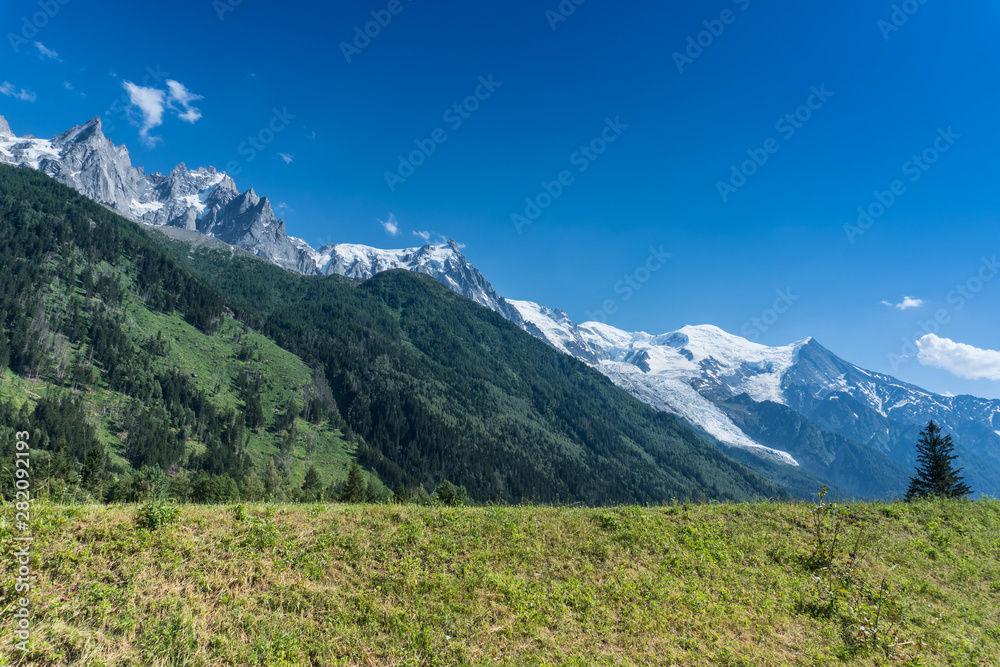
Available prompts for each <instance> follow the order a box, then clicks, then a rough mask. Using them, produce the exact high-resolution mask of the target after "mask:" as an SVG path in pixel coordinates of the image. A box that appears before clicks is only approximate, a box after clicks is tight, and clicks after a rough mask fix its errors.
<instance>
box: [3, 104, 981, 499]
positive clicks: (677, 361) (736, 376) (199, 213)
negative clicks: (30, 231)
mask: <svg viewBox="0 0 1000 667" xmlns="http://www.w3.org/2000/svg"><path fill="white" fill-rule="evenodd" d="M0 162H7V163H10V164H17V165H22V166H25V167H30V168H34V169H39V170H42V171H44V172H45V173H48V174H50V175H52V176H53V177H54V178H56V179H58V180H61V181H62V182H64V183H67V184H68V185H70V186H72V187H74V188H76V189H77V190H78V191H80V192H82V193H83V194H85V195H86V196H88V197H90V198H91V199H93V200H94V201H98V202H100V203H102V204H104V205H106V206H108V207H110V208H112V209H113V210H116V211H118V212H120V213H122V214H123V215H125V216H126V217H129V218H130V219H132V220H136V221H140V222H143V223H146V224H150V225H153V226H157V227H160V228H163V229H171V228H177V229H184V230H190V231H193V232H198V233H201V234H207V235H211V236H214V237H216V238H218V239H220V240H222V241H224V242H225V243H228V244H231V245H233V246H238V247H241V248H243V249H245V250H247V251H248V252H250V253H252V254H254V255H256V256H258V257H261V258H264V259H266V260H268V261H270V262H272V263H274V264H276V265H278V266H281V267H284V268H287V269H290V270H292V271H295V272H297V273H300V274H304V275H331V274H339V275H344V276H348V277H352V278H371V277H372V276H374V275H376V274H378V273H380V272H385V271H389V270H394V269H404V270H407V271H411V272H417V273H424V274H427V275H430V276H432V277H433V278H435V279H436V280H437V281H438V282H440V283H441V284H443V285H445V286H446V287H448V288H449V289H451V290H453V291H455V292H456V293H458V294H461V295H463V296H465V297H467V298H469V299H471V300H472V301H475V302H476V303H478V304H480V305H483V306H486V307H488V308H491V309H493V310H494V311H496V312H498V313H500V314H502V315H503V316H504V317H505V318H507V319H508V320H510V321H511V322H513V323H515V324H516V325H518V326H519V327H521V328H523V329H524V330H526V331H528V332H529V333H531V334H532V335H534V336H536V337H538V338H540V339H541V340H543V341H546V342H547V343H549V344H550V345H551V346H552V347H555V348H556V349H557V350H560V351H562V352H565V353H567V354H569V355H570V356H573V357H575V358H576V359H579V360H581V361H583V362H585V363H587V364H589V365H591V366H592V367H594V368H596V369H598V370H600V371H601V372H602V373H604V374H605V375H607V376H608V377H609V378H611V379H612V380H613V381H614V382H615V383H616V384H617V385H619V386H620V387H623V388H624V389H626V390H627V391H629V392H630V393H632V394H633V395H634V396H636V397H637V398H639V399H640V400H642V401H643V402H645V403H647V404H649V405H651V406H653V407H655V408H656V409H658V410H665V411H668V412H671V413H672V414H676V415H678V416H680V417H682V418H683V419H684V420H686V421H687V422H688V423H689V424H690V425H692V426H693V427H695V428H696V429H697V430H698V431H699V432H701V433H703V434H705V435H706V436H708V437H710V438H711V439H713V440H716V441H718V442H720V443H722V444H724V445H727V446H729V447H736V448H741V449H743V450H745V451H749V452H752V453H754V454H755V455H757V456H762V457H766V458H768V459H769V460H771V461H772V462H775V463H778V464H783V465H793V466H794V465H797V464H798V463H799V461H797V459H796V456H795V455H794V454H793V453H791V451H790V449H789V450H786V449H782V448H781V447H777V446H774V445H773V442H775V440H773V439H771V440H769V442H771V443H772V444H771V445H768V444H766V443H765V442H763V441H762V439H761V438H760V437H757V436H755V435H752V434H751V433H750V432H748V430H747V429H744V428H741V427H740V426H739V425H738V424H736V423H735V422H734V419H733V415H732V414H730V411H729V410H728V409H727V408H726V407H725V406H724V405H723V403H725V402H726V401H728V400H730V399H731V398H734V397H736V396H739V395H740V394H742V393H746V394H747V395H748V396H749V397H750V398H751V399H753V401H754V402H756V403H758V404H762V403H764V402H773V403H776V404H779V405H783V406H786V407H787V408H789V409H790V410H791V411H794V412H795V413H797V414H799V415H801V416H804V417H806V418H807V419H808V420H810V421H811V422H813V424H814V425H816V426H818V427H819V428H820V430H821V432H822V434H823V435H822V438H823V439H824V440H825V441H828V442H827V444H826V445H823V447H831V446H841V445H844V446H846V445H845V442H844V441H840V440H838V437H844V438H847V439H849V440H851V441H853V442H854V443H855V444H861V445H865V446H869V447H871V448H873V449H875V450H877V451H878V452H880V453H881V454H883V455H884V456H885V457H887V459H886V460H888V459H892V460H894V461H896V462H898V463H901V464H903V465H905V466H912V463H913V456H914V453H915V448H914V442H915V440H916V433H917V432H918V431H919V429H920V428H921V427H923V426H924V425H926V423H927V421H929V420H930V419H935V420H936V421H938V422H939V423H940V424H941V425H942V426H943V427H944V428H945V430H946V431H948V432H950V433H952V434H953V436H954V437H955V438H956V440H957V441H958V443H959V453H960V454H961V455H962V456H963V457H964V460H966V461H968V462H969V464H970V468H972V469H970V471H969V474H970V475H971V477H972V478H974V480H975V485H976V488H977V489H979V490H980V491H983V492H989V493H997V492H1000V401H988V400H985V399H978V398H975V397H971V396H960V397H944V396H939V395H935V394H933V393H931V392H927V391H924V390H922V389H920V388H918V387H913V386H911V385H907V384H906V383H902V382H900V381H898V380H896V379H895V378H892V377H890V376H886V375H881V374H877V373H870V372H868V371H865V370H862V369H860V368H857V367H855V366H853V365H851V364H849V363H847V362H845V361H843V360H841V359H839V358H837V357H836V356H835V355H833V354H832V353H830V352H829V351H828V350H825V349H824V348H823V347H822V346H820V345H819V344H818V343H817V342H816V341H814V340H812V339H807V340H804V341H800V342H798V343H795V344H792V345H789V346H784V347H779V348H768V347H766V346H761V345H755V344H753V343H750V342H749V341H746V340H743V339H741V338H739V337H737V336H731V335H729V334H726V333H725V332H723V331H721V330H720V329H717V328H715V327H709V326H703V327H685V328H683V329H680V330H678V331H676V332H672V333H669V334H664V335H662V336H651V335H649V334H645V333H642V332H637V333H629V332H624V331H620V330H618V329H615V328H613V327H608V326H605V325H600V324H596V323H585V324H582V325H578V324H575V323H573V322H572V321H571V320H570V319H569V317H568V316H567V315H566V314H565V313H563V312H561V311H558V310H554V309H550V308H546V307H543V306H539V305H537V304H534V303H532V302H530V301H515V300H509V299H505V298H503V297H502V296H500V295H499V294H497V293H496V291H495V290H494V289H493V287H492V286H491V285H490V283H489V282H488V281H487V280H486V278H485V277H484V276H483V275H482V274H481V273H480V272H479V271H478V270H477V269H476V268H475V267H474V266H473V265H472V264H471V263H470V262H469V261H468V260H467V259H466V258H465V257H464V256H463V255H462V253H461V250H460V247H459V245H458V244H457V243H455V242H454V241H449V242H448V243H446V244H441V245H425V246H423V247H422V248H408V249H402V250H380V249H376V248H370V247H366V246H359V245H352V244H332V245H328V246H325V247H323V248H320V249H318V250H315V249H313V248H311V247H310V246H309V245H308V244H306V243H305V242H304V241H302V240H300V239H296V238H294V237H290V236H288V235H287V234H286V231H285V226H284V222H283V221H281V220H278V219H277V218H276V217H275V215H274V212H273V210H272V209H271V207H270V204H269V203H268V201H267V199H266V198H262V197H259V196H258V195H257V194H256V192H254V191H253V190H252V189H251V190H248V191H246V192H243V193H242V194H240V193H239V191H238V190H237V188H236V185H235V183H233V181H232V179H230V178H229V177H228V176H226V175H225V174H222V173H219V172H216V171H215V169H213V168H211V167H209V168H207V169H196V170H188V169H187V168H186V167H185V166H184V165H183V164H181V165H179V166H178V167H177V168H175V169H174V170H173V171H171V172H170V174H168V175H166V176H164V175H162V174H158V173H157V174H151V175H148V176H147V175H146V174H145V173H144V172H143V170H142V169H136V168H133V167H132V166H131V163H130V161H129V157H128V152H127V150H126V149H125V148H124V147H116V146H114V144H113V143H111V142H110V141H109V140H108V139H107V138H105V137H104V136H103V134H102V132H101V126H100V119H94V120H92V121H90V122H89V123H86V124H84V125H81V126H77V127H74V128H72V129H71V130H69V131H67V132H65V133H63V134H61V135H59V136H57V137H54V138H53V139H52V140H39V139H33V138H18V137H16V136H15V135H14V134H13V133H12V132H11V131H10V129H9V128H8V127H7V125H6V122H5V121H3V119H2V117H0ZM788 414H789V415H790V414H791V413H788ZM751 421H752V420H751ZM792 421H795V420H794V419H793V420H792ZM836 443H840V444H839V445H836ZM789 447H790V446H789ZM823 447H821V449H822V448H823ZM813 460H814V461H815V460H816V459H813ZM871 464H872V465H876V461H871ZM883 464H884V461H883ZM813 472H816V473H817V474H819V472H820V471H819V470H818V469H816V470H813ZM865 474H867V473H865V472H863V471H859V473H858V475H859V479H858V480H856V481H857V482H858V484H856V485H855V486H856V487H857V488H861V487H863V486H864V484H865V483H864V481H863V480H862V479H860V478H861V477H863V476H864V475H865ZM879 476H880V475H878V474H876V477H879ZM886 488H888V487H886ZM884 490H885V489H884Z"/></svg>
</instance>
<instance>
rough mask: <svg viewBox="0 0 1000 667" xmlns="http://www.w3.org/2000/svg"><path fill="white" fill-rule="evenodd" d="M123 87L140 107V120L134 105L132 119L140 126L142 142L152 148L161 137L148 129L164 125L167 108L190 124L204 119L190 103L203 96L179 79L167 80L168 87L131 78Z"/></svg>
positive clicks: (133, 103) (133, 102)
mask: <svg viewBox="0 0 1000 667" xmlns="http://www.w3.org/2000/svg"><path fill="white" fill-rule="evenodd" d="M122 88H124V89H125V91H126V92H127V93H128V97H129V102H130V103H131V105H132V106H133V107H136V108H138V109H139V115H140V116H141V122H140V121H137V120H136V119H135V118H134V113H133V112H132V109H131V108H130V109H129V112H130V120H131V121H132V124H133V125H135V126H137V127H138V128H139V137H140V138H141V139H142V141H143V143H145V144H146V145H147V146H149V147H150V148H152V147H153V146H155V145H156V143H157V142H158V141H161V138H160V137H154V136H150V134H149V132H150V130H153V129H154V128H157V127H159V126H160V125H162V124H163V115H164V114H165V113H166V111H167V109H169V110H170V111H173V112H174V114H175V115H176V116H177V117H178V118H180V119H181V120H183V121H186V122H188V123H194V122H195V121H197V120H198V119H200V118H201V110H200V109H198V108H197V107H195V106H192V105H191V103H192V102H194V101H195V100H200V99H202V96H201V95H195V94H194V93H192V92H191V91H189V90H188V89H187V88H186V87H185V86H184V84H182V83H180V82H178V81H174V80H172V79H168V80H167V90H161V89H159V88H146V87H145V86H137V85H135V84H134V83H132V82H131V81H123V82H122Z"/></svg>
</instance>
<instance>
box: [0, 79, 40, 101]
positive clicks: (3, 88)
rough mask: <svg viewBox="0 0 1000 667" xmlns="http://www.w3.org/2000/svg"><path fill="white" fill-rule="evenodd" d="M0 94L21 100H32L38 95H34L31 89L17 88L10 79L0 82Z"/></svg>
mask: <svg viewBox="0 0 1000 667" xmlns="http://www.w3.org/2000/svg"><path fill="white" fill-rule="evenodd" d="M0 95H6V96H7V97H13V98H14V99H17V100H21V101H22V102H34V101H35V100H36V99H38V95H35V93H33V92H32V91H30V90H25V89H24V88H22V89H20V90H18V89H17V88H16V87H15V86H14V84H12V83H11V82H10V81H4V82H3V83H2V84H0Z"/></svg>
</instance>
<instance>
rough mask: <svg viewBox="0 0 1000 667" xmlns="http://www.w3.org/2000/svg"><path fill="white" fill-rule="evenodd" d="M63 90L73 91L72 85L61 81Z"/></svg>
mask: <svg viewBox="0 0 1000 667" xmlns="http://www.w3.org/2000/svg"><path fill="white" fill-rule="evenodd" d="M63 88H65V89H66V90H73V84H72V83H70V82H69V81H63Z"/></svg>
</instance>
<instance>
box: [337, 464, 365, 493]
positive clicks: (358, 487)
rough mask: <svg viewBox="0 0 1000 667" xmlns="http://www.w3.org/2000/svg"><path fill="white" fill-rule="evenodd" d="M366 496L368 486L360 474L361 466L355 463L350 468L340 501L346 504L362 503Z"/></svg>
mask: <svg viewBox="0 0 1000 667" xmlns="http://www.w3.org/2000/svg"><path fill="white" fill-rule="evenodd" d="M367 496H368V484H366V483H365V478H364V475H362V474H361V466H359V465H358V464H357V463H355V464H354V465H353V466H351V472H350V473H348V475H347V486H345V487H344V493H343V495H341V497H340V499H341V500H343V501H344V502H348V503H363V502H365V498H366V497H367Z"/></svg>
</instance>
